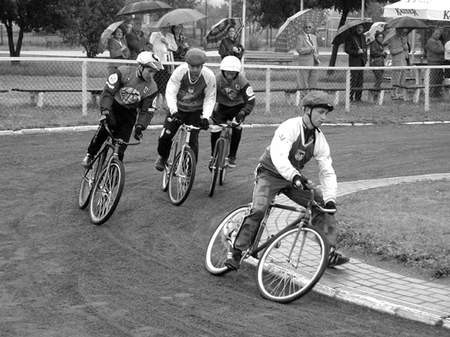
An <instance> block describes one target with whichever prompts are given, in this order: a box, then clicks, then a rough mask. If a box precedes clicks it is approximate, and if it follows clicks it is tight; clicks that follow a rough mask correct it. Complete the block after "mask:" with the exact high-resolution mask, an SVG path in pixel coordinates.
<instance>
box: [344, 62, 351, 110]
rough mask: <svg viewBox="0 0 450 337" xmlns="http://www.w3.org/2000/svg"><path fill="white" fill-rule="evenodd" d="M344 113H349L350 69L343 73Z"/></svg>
mask: <svg viewBox="0 0 450 337" xmlns="http://www.w3.org/2000/svg"><path fill="white" fill-rule="evenodd" d="M345 112H350V69H347V70H346V71H345Z"/></svg>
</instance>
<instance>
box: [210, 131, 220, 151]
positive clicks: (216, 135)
mask: <svg viewBox="0 0 450 337" xmlns="http://www.w3.org/2000/svg"><path fill="white" fill-rule="evenodd" d="M219 138H220V131H214V132H213V131H211V157H212V156H214V148H215V147H216V143H217V140H218V139H219Z"/></svg>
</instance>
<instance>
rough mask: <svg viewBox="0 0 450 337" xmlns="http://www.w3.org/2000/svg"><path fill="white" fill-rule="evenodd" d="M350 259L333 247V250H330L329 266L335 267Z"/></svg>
mask: <svg viewBox="0 0 450 337" xmlns="http://www.w3.org/2000/svg"><path fill="white" fill-rule="evenodd" d="M348 261H350V259H349V258H348V257H346V256H344V255H342V254H340V253H338V252H336V250H335V249H333V248H332V250H331V251H330V254H329V255H328V265H327V267H328V268H333V267H336V266H340V265H342V264H344V263H347V262H348Z"/></svg>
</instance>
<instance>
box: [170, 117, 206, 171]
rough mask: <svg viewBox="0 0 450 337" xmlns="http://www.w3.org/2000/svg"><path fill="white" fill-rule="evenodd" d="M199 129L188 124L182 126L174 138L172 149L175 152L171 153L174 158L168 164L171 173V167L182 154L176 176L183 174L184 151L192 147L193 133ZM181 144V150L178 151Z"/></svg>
mask: <svg viewBox="0 0 450 337" xmlns="http://www.w3.org/2000/svg"><path fill="white" fill-rule="evenodd" d="M198 129H199V128H198V127H196V126H193V125H186V124H181V126H180V127H179V128H178V131H177V133H176V135H175V137H174V138H175V140H174V141H173V142H172V149H173V151H171V152H172V157H171V158H170V160H169V161H168V162H167V164H168V165H169V171H170V166H171V165H173V163H174V162H175V158H176V157H177V155H178V154H180V155H181V158H180V159H179V160H178V165H177V167H176V170H175V174H177V175H179V174H180V173H181V172H182V165H183V159H184V158H183V154H184V149H185V148H186V147H190V145H189V141H190V139H191V131H192V130H198ZM180 144H181V148H180V149H179V150H178V148H179V147H180Z"/></svg>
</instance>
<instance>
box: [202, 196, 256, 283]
mask: <svg viewBox="0 0 450 337" xmlns="http://www.w3.org/2000/svg"><path fill="white" fill-rule="evenodd" d="M248 212H249V206H248V205H245V206H240V207H238V208H236V209H235V210H234V211H232V212H231V213H229V214H228V215H227V216H226V217H225V218H224V219H223V220H222V221H221V222H220V223H219V225H218V226H217V228H216V230H215V231H214V233H213V235H212V236H211V238H210V239H209V243H208V248H207V249H206V258H205V268H206V270H207V271H209V272H210V273H211V274H213V275H222V274H224V273H226V272H227V271H228V268H227V267H226V266H225V260H226V259H227V252H228V248H229V247H230V246H231V245H232V241H233V240H234V237H235V236H236V234H237V232H238V230H239V228H240V227H241V224H242V221H243V220H244V217H245V216H246V215H247V214H248Z"/></svg>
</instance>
